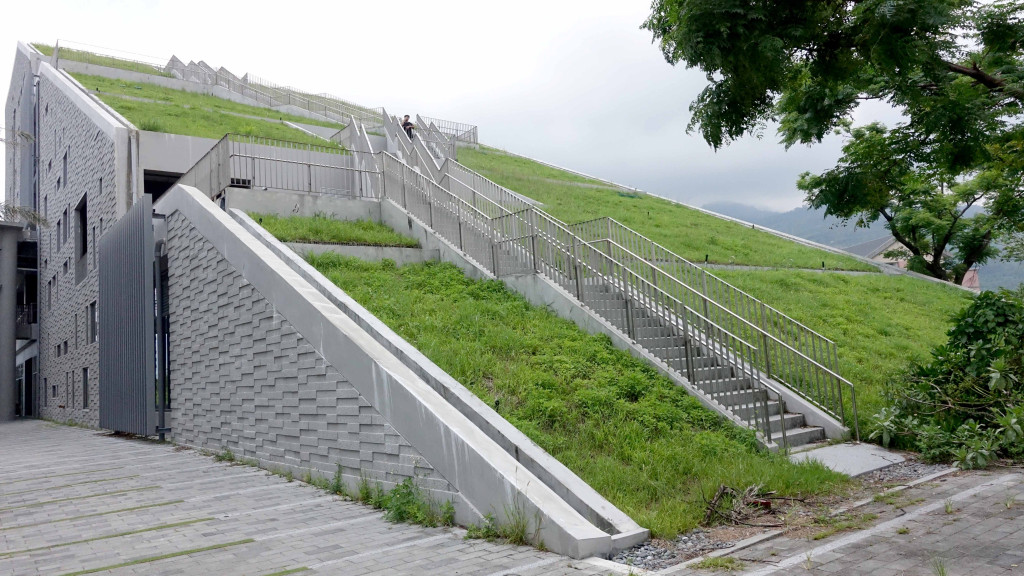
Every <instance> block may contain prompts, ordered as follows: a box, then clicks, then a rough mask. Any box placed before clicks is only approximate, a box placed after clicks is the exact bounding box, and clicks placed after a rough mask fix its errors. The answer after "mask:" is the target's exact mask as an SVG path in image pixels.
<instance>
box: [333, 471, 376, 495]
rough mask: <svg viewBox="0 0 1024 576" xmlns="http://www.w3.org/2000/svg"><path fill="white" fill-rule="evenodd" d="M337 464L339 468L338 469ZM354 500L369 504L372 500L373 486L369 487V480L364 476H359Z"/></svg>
mask: <svg viewBox="0 0 1024 576" xmlns="http://www.w3.org/2000/svg"><path fill="white" fill-rule="evenodd" d="M340 466H341V465H340V464H339V469H340ZM356 500H359V501H360V502H365V503H367V504H369V503H370V502H372V501H373V488H371V487H370V480H369V479H368V478H367V477H366V476H360V477H359V492H358V495H357V496H356Z"/></svg>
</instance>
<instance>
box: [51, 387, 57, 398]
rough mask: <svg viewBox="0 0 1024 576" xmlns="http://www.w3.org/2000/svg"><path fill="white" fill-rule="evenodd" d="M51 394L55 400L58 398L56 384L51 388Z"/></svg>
mask: <svg viewBox="0 0 1024 576" xmlns="http://www.w3.org/2000/svg"><path fill="white" fill-rule="evenodd" d="M50 394H51V395H52V396H53V397H54V398H56V397H57V385H56V384H54V385H53V386H50Z"/></svg>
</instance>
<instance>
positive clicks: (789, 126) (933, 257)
mask: <svg viewBox="0 0 1024 576" xmlns="http://www.w3.org/2000/svg"><path fill="white" fill-rule="evenodd" d="M1022 4H1024V3H1022V2H1020V1H997V2H984V3H983V2H971V1H966V0H845V1H843V0H790V1H787V0H655V2H654V4H653V6H652V13H651V16H650V18H649V19H648V20H647V21H646V22H645V23H644V25H643V26H644V28H646V29H648V30H650V31H651V32H652V33H653V35H654V38H655V40H656V41H658V42H659V43H660V46H661V49H662V52H663V53H664V55H665V58H666V60H668V62H670V63H672V64H677V63H683V64H685V65H686V66H689V67H697V68H700V69H701V70H703V71H704V72H705V74H706V77H707V80H708V86H707V87H706V88H705V89H704V90H703V91H702V92H701V93H700V95H699V96H698V97H697V99H696V100H695V101H694V102H693V103H691V105H690V110H691V111H692V112H693V117H692V119H691V123H690V129H691V130H698V131H699V132H700V134H701V135H702V136H703V137H704V139H705V140H706V141H707V142H708V143H709V144H710V145H711V146H713V147H715V148H719V147H721V146H724V145H727V144H728V143H730V142H731V141H733V140H735V139H737V138H739V137H741V136H743V135H746V134H751V133H754V134H760V133H761V132H762V131H763V130H764V128H765V127H766V126H767V125H768V123H770V122H774V123H777V124H778V130H779V134H780V137H781V140H782V143H783V144H785V145H786V146H787V147H789V146H792V145H794V144H798V143H801V144H812V143H816V142H819V141H821V140H822V139H823V138H824V137H825V136H826V135H828V134H830V133H833V132H836V131H838V132H841V133H842V134H843V135H844V136H845V139H846V142H845V145H844V147H843V156H842V158H841V159H840V161H839V163H838V164H837V165H836V166H835V167H834V168H832V169H830V170H827V171H825V172H824V173H822V174H818V175H812V174H804V175H803V176H802V177H801V179H800V182H799V186H800V188H801V189H802V190H804V191H805V192H806V193H807V201H808V203H809V204H810V205H811V206H813V207H815V208H821V207H824V208H825V209H826V213H827V214H829V215H832V216H838V217H840V218H844V219H847V220H854V221H855V222H856V223H858V224H867V223H870V222H873V221H875V220H878V219H879V218H881V219H884V220H885V222H886V225H887V226H888V227H889V229H890V230H891V231H892V233H893V236H894V237H895V238H896V239H897V240H898V241H899V242H900V243H901V244H903V246H904V247H905V248H906V252H907V253H908V256H909V257H910V262H911V266H912V267H914V268H916V269H919V270H920V271H923V272H926V273H928V274H931V275H933V276H936V277H938V278H943V279H951V280H954V281H956V282H960V281H962V279H963V275H964V273H966V271H967V270H968V269H969V268H970V267H971V266H973V265H974V264H979V263H982V262H984V261H985V260H986V259H988V258H991V257H993V256H994V255H995V254H996V253H997V251H996V250H995V249H994V248H993V243H995V242H997V241H998V242H1003V243H1007V244H1009V246H1010V248H1009V249H1008V250H1007V252H1006V254H1007V255H1009V256H1013V257H1019V256H1021V255H1024V240H1022V239H1024V192H1022V190H1024V125H1022V122H1021V120H1022V119H1024V117H1022V105H1024V58H1022V56H1024V7H1022ZM867 100H878V101H882V102H885V103H887V104H889V105H891V106H893V107H894V108H895V109H897V110H898V111H899V112H900V113H901V114H902V121H901V122H899V123H898V124H897V125H895V126H890V127H887V126H884V125H882V124H878V123H875V124H870V125H867V126H860V127H853V126H852V125H851V119H852V113H853V111H854V110H855V109H856V107H857V106H858V105H859V104H860V103H861V102H863V101H867ZM975 206H983V207H984V211H982V212H980V213H978V212H977V211H972V210H970V209H971V208H972V207H975Z"/></svg>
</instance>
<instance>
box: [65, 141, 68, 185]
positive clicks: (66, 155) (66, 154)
mask: <svg viewBox="0 0 1024 576" xmlns="http://www.w3.org/2000/svg"><path fill="white" fill-rule="evenodd" d="M64 185H65V186H67V185H68V151H67V150H65V151H64Z"/></svg>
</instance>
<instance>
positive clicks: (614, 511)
mask: <svg viewBox="0 0 1024 576" xmlns="http://www.w3.org/2000/svg"><path fill="white" fill-rule="evenodd" d="M231 214H232V217H233V218H234V219H235V220H236V221H238V222H239V223H240V224H241V225H242V227H243V228H245V229H246V230H248V231H249V232H250V233H252V234H253V236H254V237H256V238H257V239H259V240H260V241H262V242H263V244H264V245H265V246H266V247H267V248H269V249H270V250H271V251H272V252H274V254H275V255H277V256H278V257H280V258H281V259H283V260H284V261H285V262H286V263H287V264H288V265H289V266H290V267H291V268H292V270H293V271H294V272H296V273H297V274H299V275H300V276H302V278H304V279H305V280H307V281H308V282H309V283H310V284H311V285H312V286H313V287H314V288H315V289H317V290H318V291H320V293H321V294H322V295H323V296H324V297H326V298H327V299H328V300H330V301H331V302H332V303H333V304H334V305H336V306H337V307H338V308H339V309H340V310H341V311H343V312H344V313H345V314H347V315H348V316H349V317H350V318H352V320H353V321H355V322H356V323H357V324H358V325H359V326H360V327H361V328H363V329H364V330H366V332H367V333H369V334H370V335H371V336H373V337H374V338H375V339H376V340H377V342H379V343H380V344H381V345H382V346H384V347H385V348H386V349H387V350H388V351H389V352H391V353H392V354H394V355H395V356H396V357H397V358H398V359H400V360H401V361H402V362H403V363H404V364H405V365H406V366H407V367H409V368H410V369H411V370H413V371H414V372H415V373H416V374H417V375H418V376H419V377H420V378H423V380H424V381H425V382H427V383H428V384H429V385H430V386H431V387H433V389H434V390H435V391H437V392H438V393H439V394H440V395H441V396H442V397H444V398H445V399H446V400H447V401H448V402H450V403H451V405H452V406H454V407H455V408H456V409H458V410H459V412H460V413H462V414H463V415H465V416H466V417H467V418H469V419H470V420H471V421H472V422H473V423H474V424H475V425H477V426H478V427H479V428H480V429H481V430H482V431H484V432H485V433H486V434H487V435H488V436H489V437H490V438H491V439H492V440H494V441H495V442H497V443H498V444H499V445H500V446H501V447H503V448H504V449H505V450H506V452H507V453H508V454H509V455H510V456H512V457H513V458H515V459H516V460H517V461H519V462H520V463H522V464H523V465H524V466H525V467H526V468H527V469H528V470H529V471H530V472H531V473H533V474H535V475H536V476H537V477H538V478H539V479H540V480H542V481H543V482H544V483H545V484H546V485H547V486H548V487H550V488H551V489H552V490H554V491H555V493H557V494H558V495H559V496H560V497H561V498H563V499H564V500H565V501H566V502H568V503H569V504H570V505H571V506H572V507H573V508H574V509H575V510H576V511H577V512H579V513H580V514H582V515H583V516H584V517H586V518H587V519H588V520H589V521H590V522H592V523H593V524H594V525H595V526H598V527H600V528H601V529H602V530H605V531H607V532H609V533H610V534H611V536H612V549H613V550H615V551H617V550H622V549H625V548H628V547H630V546H632V545H634V544H637V543H639V542H642V541H644V540H646V539H647V538H648V536H649V532H648V530H646V529H644V528H642V527H641V526H639V525H638V524H637V523H636V522H634V521H633V520H632V519H631V518H629V517H628V516H627V515H625V514H624V513H622V512H621V511H620V510H619V509H618V508H616V507H615V506H614V505H612V504H611V503H610V502H608V501H607V500H606V499H605V498H604V497H603V496H601V495H600V494H598V493H597V492H596V491H595V490H594V489H593V488H591V487H590V486H589V485H588V484H586V483H585V482H583V480H581V479H580V478H579V477H578V476H576V474H574V473H573V472H572V471H570V470H569V469H568V468H566V467H565V466H564V465H562V463H561V462H558V461H557V460H555V459H554V458H552V457H551V455H550V454H548V453H547V452H545V451H544V450H543V449H542V448H540V447H539V446H537V445H536V444H535V443H534V442H533V441H532V440H530V439H529V438H528V437H527V436H526V435H525V434H523V433H522V432H521V431H519V430H518V429H517V428H515V427H514V426H512V425H511V424H509V423H508V421H506V420H505V419H504V418H502V417H501V416H500V415H499V414H498V413H497V412H495V411H494V410H493V409H492V408H491V407H490V406H488V405H487V404H485V403H484V402H483V401H481V400H480V399H479V398H478V397H477V396H476V395H474V394H473V393H472V392H470V391H469V390H468V389H467V388H466V387H465V386H463V385H462V384H461V383H459V382H458V381H457V380H455V379H454V378H452V377H451V376H450V375H449V374H448V373H447V372H445V371H444V370H442V369H441V368H439V367H438V366H437V365H436V364H434V363H433V362H432V361H430V359H428V358H427V357H426V356H424V355H423V354H422V353H420V351H419V350H417V349H416V348H415V347H413V346H412V345H411V344H409V343H408V342H406V341H405V340H404V339H403V338H402V337H400V336H399V335H398V334H395V332H394V331H393V330H391V329H390V328H388V327H387V326H386V325H385V324H384V323H383V322H381V321H380V320H378V319H377V318H376V317H375V316H373V315H372V314H371V313H370V312H369V311H367V310H366V309H365V308H363V306H361V305H360V304H359V303H358V302H356V301H355V300H353V299H352V298H351V297H349V296H348V295H347V294H346V293H345V292H344V291H343V290H341V289H340V288H338V287H337V286H336V285H334V284H333V283H331V282H330V281H329V280H327V279H326V278H324V276H323V275H322V274H320V273H319V272H318V271H317V270H316V269H315V268H313V267H312V266H310V265H309V264H308V263H307V262H306V261H305V260H303V259H302V258H301V257H298V256H297V255H296V254H294V253H293V252H291V251H289V250H288V249H286V248H285V245H284V244H282V243H281V242H279V241H277V239H275V238H274V237H273V236H272V235H271V234H270V233H269V232H267V231H266V230H264V229H263V228H261V227H260V226H259V225H258V224H256V223H255V222H253V221H252V219H250V218H249V217H248V216H246V215H245V214H243V213H242V212H240V211H237V210H234V211H232V212H231Z"/></svg>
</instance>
